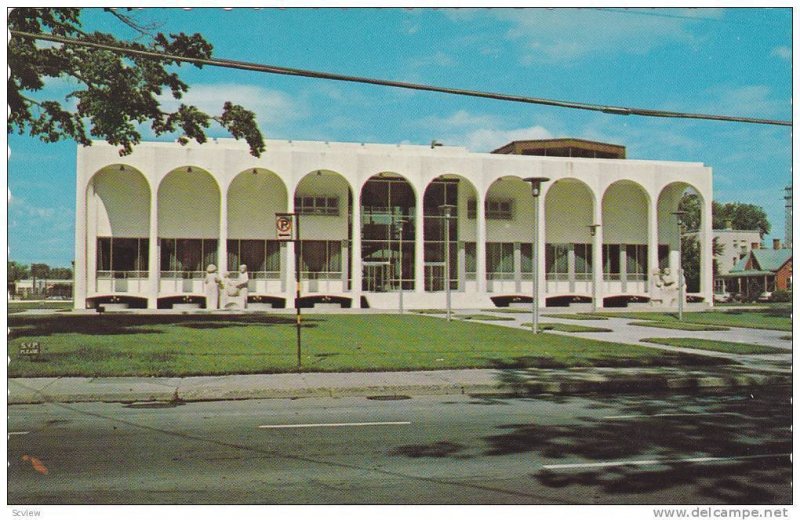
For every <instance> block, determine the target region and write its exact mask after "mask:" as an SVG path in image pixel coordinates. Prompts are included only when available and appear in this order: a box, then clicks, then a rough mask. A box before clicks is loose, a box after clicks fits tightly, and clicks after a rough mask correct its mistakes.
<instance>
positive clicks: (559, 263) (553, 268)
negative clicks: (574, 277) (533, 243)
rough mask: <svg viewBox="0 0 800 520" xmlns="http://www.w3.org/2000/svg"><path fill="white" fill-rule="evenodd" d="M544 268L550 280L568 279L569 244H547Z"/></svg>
mask: <svg viewBox="0 0 800 520" xmlns="http://www.w3.org/2000/svg"><path fill="white" fill-rule="evenodd" d="M544 268H545V273H547V277H548V278H549V279H566V278H567V277H568V275H569V244H545V249H544Z"/></svg>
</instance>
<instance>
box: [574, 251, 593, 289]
mask: <svg viewBox="0 0 800 520" xmlns="http://www.w3.org/2000/svg"><path fill="white" fill-rule="evenodd" d="M591 277H592V244H575V279H576V280H589V279H591Z"/></svg>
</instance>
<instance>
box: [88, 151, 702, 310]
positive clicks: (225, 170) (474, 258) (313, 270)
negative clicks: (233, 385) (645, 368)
mask: <svg viewBox="0 0 800 520" xmlns="http://www.w3.org/2000/svg"><path fill="white" fill-rule="evenodd" d="M78 158H79V160H78V189H77V201H78V205H77V211H76V223H77V226H76V249H75V252H76V259H75V266H76V267H75V270H76V280H75V293H76V306H77V307H79V308H83V307H84V306H86V304H87V303H88V302H89V301H90V299H91V298H93V297H100V296H107V295H108V294H117V293H124V294H127V295H129V296H132V297H133V296H136V297H140V298H144V299H146V301H147V305H148V307H151V308H156V307H157V306H159V303H161V306H162V307H164V306H165V304H164V302H167V301H169V302H173V303H174V301H177V300H175V298H181V297H186V298H185V299H186V300H187V301H189V302H190V303H191V302H193V301H195V300H202V298H203V296H202V295H203V290H202V273H203V270H204V269H205V268H206V267H207V265H208V264H209V263H215V264H216V265H218V266H219V267H220V271H221V273H222V274H225V273H227V272H229V271H233V270H236V268H237V267H238V265H239V264H246V265H247V267H248V271H249V273H250V274H251V276H250V281H249V289H250V295H251V296H258V297H260V298H261V297H263V298H264V299H265V300H268V301H272V300H274V301H278V300H280V301H282V302H285V305H286V306H289V307H291V306H292V305H293V304H294V299H295V283H294V281H295V278H296V277H297V276H298V275H299V278H300V280H301V292H302V296H304V297H313V298H318V299H319V302H325V301H328V300H330V299H331V298H336V301H339V300H341V301H347V302H350V304H351V305H352V306H353V307H359V306H368V307H372V308H385V309H396V308H397V307H398V297H397V296H398V294H397V293H399V292H400V289H401V288H402V292H403V296H404V297H405V305H406V307H408V308H431V307H441V306H443V305H444V301H445V298H444V296H443V293H444V290H443V289H444V288H445V283H446V279H447V276H446V273H447V271H445V269H446V268H447V266H446V265H445V262H444V260H445V258H444V257H445V255H444V252H445V251H446V250H449V252H450V255H449V256H450V260H451V262H450V266H449V275H450V276H449V278H450V280H451V286H450V287H451V292H452V302H453V306H454V307H456V308H459V307H460V308H481V307H486V306H491V305H492V302H493V299H495V300H496V299H497V298H498V297H499V298H501V299H502V298H507V297H508V298H510V297H517V298H520V297H527V298H528V301H530V297H531V296H532V292H531V291H532V287H533V280H532V276H531V273H532V270H533V269H532V268H533V263H532V262H533V257H534V255H533V246H532V243H533V237H534V233H536V234H537V237H538V243H539V251H538V259H539V282H540V283H539V284H538V285H539V294H538V295H536V296H537V297H538V298H539V301H540V302H541V305H542V306H543V305H544V302H548V303H549V302H551V301H556V300H558V299H560V298H561V299H563V298H567V299H569V298H574V299H575V300H574V301H581V302H585V301H591V300H592V299H593V300H594V303H595V304H596V305H597V306H602V305H603V304H604V301H607V300H608V299H609V298H619V297H621V298H629V299H630V300H631V301H637V300H638V301H647V299H648V296H649V295H650V293H651V292H652V291H653V288H652V273H651V271H652V270H653V269H654V268H655V267H656V266H658V265H659V263H660V262H661V261H663V260H664V258H663V251H664V248H665V246H666V248H667V250H668V251H674V249H675V245H676V244H677V242H676V241H675V236H673V235H671V233H672V227H674V226H672V225H671V224H670V219H671V218H673V217H672V215H671V214H672V213H673V212H674V209H675V207H676V204H677V200H678V199H679V197H680V195H681V194H682V193H683V192H684V191H685V189H686V188H687V187H688V186H691V187H692V188H693V189H694V190H695V191H696V192H697V193H698V194H699V195H700V197H701V200H702V201H703V202H702V205H703V218H702V219H701V229H699V230H698V231H699V235H698V236H699V237H700V247H701V251H702V254H701V259H702V260H701V265H700V266H699V269H700V271H701V276H700V277H701V287H700V288H699V290H698V291H697V292H698V296H699V297H701V298H705V300H706V302H708V303H711V299H712V294H711V290H712V287H711V284H710V269H711V268H710V266H711V264H710V254H708V253H709V252H710V237H711V232H710V202H709V201H711V200H712V192H711V170H710V169H709V168H707V167H705V166H703V165H702V164H699V163H675V162H664V161H630V160H625V159H590V158H569V157H541V156H520V155H503V154H478V153H470V152H468V151H467V150H465V149H463V148H458V147H448V146H444V147H434V148H431V147H426V146H414V145H383V144H359V143H327V142H326V143H319V142H292V141H269V142H268V151H267V152H266V153H265V154H264V155H263V156H262V157H260V158H253V157H252V156H250V155H249V154H248V150H247V147H246V145H245V144H243V143H238V142H235V141H232V140H226V139H217V140H211V141H209V142H208V143H204V144H202V145H200V144H197V143H190V144H188V145H186V146H184V147H182V146H179V145H176V144H172V143H142V144H141V145H139V146H137V147H136V148H135V149H134V152H133V153H132V154H130V155H129V156H127V157H126V163H125V165H121V164H120V162H119V158H118V155H117V153H116V149H115V148H114V147H113V146H109V145H106V144H103V143H95V146H92V147H89V148H79V153H78ZM527 177H545V178H548V179H549V181H548V182H546V183H545V184H544V185H543V186H542V190H541V194H540V196H539V198H538V207H539V210H538V215H536V218H534V198H533V197H532V194H531V188H530V185H529V184H528V183H526V182H525V181H524V180H523V179H525V178H527ZM444 204H447V205H450V204H452V206H454V208H453V209H452V216H453V218H452V222H451V223H450V225H449V245H448V248H447V249H445V237H444V229H445V227H444V218H443V214H442V209H441V206H442V205H444ZM276 213H290V214H297V215H298V218H299V221H300V227H301V237H300V239H301V243H300V244H299V245H297V244H295V243H294V242H293V241H288V242H278V237H277V235H276V230H275V215H276ZM537 223H538V224H537ZM590 226H594V227H591V228H590ZM592 231H594V234H592ZM109 238H113V239H117V238H118V239H120V241H119V243H118V244H116V245H117V246H118V247H117V248H116V249H114V245H112V244H110V242H109V243H107V242H108V241H107V240H106V239H109ZM123 239H126V240H127V239H136V240H137V242H136V244H137V247H136V252H135V254H134V253H133V252H132V251H133V248H132V247H128V246H129V245H130V244H128V243H127V242H125V240H123ZM296 246H297V247H296ZM98 247H100V248H104V249H103V250H102V251H101V253H102V254H99V253H98ZM114 251H116V254H115V255H114V260H112V259H111V253H112V252H114ZM145 252H146V253H145ZM670 255H673V253H670V252H668V253H667V255H666V258H667V261H669V256H670ZM98 260H99V261H100V264H98ZM118 261H121V262H122V263H118ZM106 267H107V268H108V269H106ZM118 267H119V268H120V269H121V270H122V271H124V272H125V274H124V275H118V274H116V273H117V271H119V270H120V269H118ZM101 268H102V269H101ZM298 269H299V271H298ZM109 272H111V273H112V274H109ZM117 279H125V280H128V281H127V282H126V283H121V282H116V281H114V280H117ZM101 280H106V281H105V282H102V283H103V284H105V285H103V284H101V283H100V281H101ZM133 280H136V283H135V284H134V283H133ZM116 288H119V289H120V291H116ZM319 302H318V303H319ZM173 303H169V305H172V304H173ZM200 304H202V301H200Z"/></svg>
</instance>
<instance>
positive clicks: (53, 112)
mask: <svg viewBox="0 0 800 520" xmlns="http://www.w3.org/2000/svg"><path fill="white" fill-rule="evenodd" d="M106 11H107V12H108V13H109V15H110V16H114V17H116V18H117V19H118V20H119V21H120V22H121V23H125V24H127V25H129V26H130V27H132V28H134V29H135V30H137V31H139V32H140V33H142V34H143V35H146V36H148V37H149V40H150V42H149V44H148V45H144V44H142V43H137V42H128V41H123V40H118V39H117V38H115V37H114V36H113V35H111V34H108V33H102V32H92V33H87V32H85V31H84V30H83V29H82V25H81V22H80V12H81V10H80V9H73V8H60V9H34V8H18V9H13V10H12V11H11V13H10V14H9V29H10V30H12V31H13V30H17V31H24V32H30V33H45V34H53V35H59V36H66V37H72V38H80V39H83V40H85V41H90V42H95V43H101V44H107V45H114V46H118V47H123V48H128V49H138V50H151V51H156V52H160V53H167V54H173V55H177V56H183V57H189V58H200V59H208V58H210V57H211V55H212V51H213V47H212V45H211V44H210V43H208V42H207V41H205V39H204V38H203V37H202V35H200V34H197V33H195V34H192V35H187V34H184V33H179V34H169V35H165V34H162V33H157V34H150V33H149V32H147V28H143V27H141V26H139V25H136V23H135V21H134V20H133V19H132V18H131V17H129V16H127V15H123V14H121V13H120V12H117V11H111V10H108V9H107V10H106ZM8 63H9V67H10V69H11V75H10V77H9V80H8V104H9V108H10V111H11V113H10V116H9V120H8V129H7V130H8V132H9V133H11V132H13V131H17V132H18V133H20V134H25V133H28V134H29V135H31V136H36V137H39V138H40V139H41V140H43V141H45V142H54V141H59V140H63V139H74V140H75V141H77V142H78V143H80V144H82V145H84V146H88V145H90V144H91V139H90V136H91V138H95V139H102V140H105V141H107V142H109V143H111V144H113V145H118V146H120V155H127V154H129V153H131V152H132V150H133V146H135V145H136V144H138V143H139V142H140V141H141V138H142V136H141V132H142V130H143V125H146V124H149V126H150V129H151V130H152V132H153V133H154V134H155V135H156V136H160V135H164V134H169V133H173V132H181V135H180V136H179V137H178V142H180V143H182V144H185V143H186V142H188V140H190V139H194V140H196V141H197V142H200V143H203V142H205V141H206V131H207V130H208V128H209V126H210V124H211V122H212V121H216V122H218V123H219V124H220V126H222V127H223V128H225V129H226V130H227V131H228V132H230V134H231V135H232V136H233V137H235V138H236V139H242V138H244V139H245V140H246V141H247V143H248V144H249V146H250V153H251V154H252V155H254V156H256V157H258V156H260V155H261V153H262V152H264V150H265V145H264V138H263V136H262V134H261V131H260V130H259V128H258V125H257V123H256V117H255V114H254V113H253V112H251V111H248V110H246V109H245V108H243V107H241V106H239V105H234V104H232V103H230V102H226V103H225V104H224V106H223V107H222V113H221V115H218V116H216V115H215V116H212V115H209V114H206V113H204V112H202V111H201V110H200V109H199V108H197V107H195V106H191V105H185V104H181V105H180V106H179V107H178V108H177V109H176V110H174V111H171V112H169V111H163V110H162V107H161V103H160V101H159V99H160V96H162V94H163V93H164V92H165V91H168V92H169V94H170V95H171V96H172V97H173V98H175V99H181V98H182V96H183V94H184V93H185V92H187V91H188V90H189V87H188V85H186V84H185V83H184V82H182V81H181V79H180V77H179V76H178V74H177V73H175V72H171V71H168V70H167V68H168V67H172V66H175V65H179V64H180V63H181V62H180V60H176V59H172V58H151V57H143V56H132V55H131V56H127V55H124V54H123V53H120V52H115V51H111V50H103V49H95V48H87V47H78V46H74V45H72V46H71V45H67V44H50V43H47V42H45V43H42V42H34V40H31V39H27V38H23V37H18V36H14V37H12V38H11V40H10V42H9V46H8ZM194 66H195V67H197V68H202V64H196V65H194ZM54 80H55V81H56V82H58V83H59V86H67V87H68V88H72V87H74V90H72V91H71V92H69V93H68V94H66V95H65V96H64V99H60V100H54V99H44V97H45V96H43V95H42V93H41V90H42V89H43V87H44V85H45V82H46V81H54Z"/></svg>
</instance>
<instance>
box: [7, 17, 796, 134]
mask: <svg viewBox="0 0 800 520" xmlns="http://www.w3.org/2000/svg"><path fill="white" fill-rule="evenodd" d="M11 34H12V35H13V36H18V37H21V38H28V39H32V40H46V41H51V42H56V43H63V44H66V45H77V46H81V47H90V48H95V49H102V50H107V51H112V52H117V53H120V54H127V55H133V56H143V57H148V58H156V59H168V60H174V61H179V62H185V63H194V64H200V65H210V66H214V67H224V68H229V69H239V70H252V71H255V72H265V73H268V74H281V75H285V76H301V77H306V78H314V79H328V80H334V81H348V82H351V83H365V84H369V85H380V86H385V87H396V88H404V89H409V90H423V91H428V92H440V93H443V94H455V95H460V96H470V97H478V98H485V99H496V100H499V101H513V102H516V103H529V104H535V105H547V106H554V107H561V108H573V109H579V110H591V111H595V112H604V113H606V114H614V115H622V116H629V115H636V116H646V117H669V118H679V119H705V120H712V121H733V122H738V123H754V124H761V125H779V126H792V122H791V121H781V120H773V119H759V118H752V117H739V116H725V115H717V114H696V113H688V112H670V111H666V110H652V109H647V108H634V107H623V106H614V105H597V104H591V103H580V102H576V101H560V100H556V99H545V98H536V97H529V96H519V95H515V94H501V93H497V92H485V91H480V90H465V89H458V88H449V87H437V86H434V85H424V84H419V83H407V82H403V81H392V80H385V79H376V78H366V77H359V76H347V75H344V74H334V73H331V72H319V71H313V70H307V69H294V68H288V67H279V66H276V65H265V64H261V63H253V62H247V61H236V60H227V59H221V58H212V59H204V58H191V57H187V56H180V55H176V54H167V53H162V52H157V51H149V50H141V49H129V48H126V47H120V46H117V45H108V44H104V43H95V42H87V41H82V40H75V39H72V38H65V37H63V36H54V35H52V34H35V33H28V32H23V31H11Z"/></svg>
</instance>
